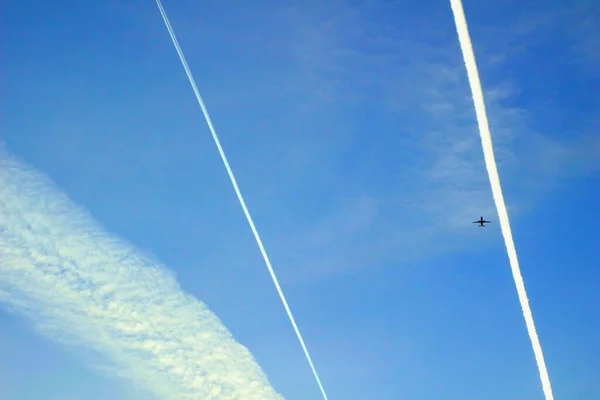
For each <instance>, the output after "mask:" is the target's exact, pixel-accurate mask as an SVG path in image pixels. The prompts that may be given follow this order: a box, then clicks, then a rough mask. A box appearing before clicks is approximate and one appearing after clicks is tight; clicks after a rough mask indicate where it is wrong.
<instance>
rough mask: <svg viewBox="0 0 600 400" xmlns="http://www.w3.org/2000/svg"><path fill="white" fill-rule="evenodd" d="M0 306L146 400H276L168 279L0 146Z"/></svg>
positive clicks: (206, 313)
mask: <svg viewBox="0 0 600 400" xmlns="http://www.w3.org/2000/svg"><path fill="white" fill-rule="evenodd" d="M0 305H2V306H3V307H7V308H9V309H10V310H12V311H13V312H15V313H17V314H21V315H24V316H26V317H28V318H29V319H30V320H31V321H32V322H33V324H34V325H35V327H36V328H37V330H38V331H39V332H40V333H42V334H43V335H44V336H46V337H49V338H50V339H53V340H54V341H56V342H59V343H61V344H65V345H67V346H68V348H70V347H71V346H76V347H78V348H79V350H84V354H89V353H90V350H91V351H92V354H91V355H93V356H94V359H92V360H90V361H92V363H93V364H94V366H95V367H100V368H101V369H102V370H103V371H104V372H106V373H108V374H109V375H112V376H115V375H116V376H118V377H121V378H126V379H129V380H130V381H132V382H133V383H134V384H135V385H136V387H138V388H141V389H143V390H144V391H149V392H150V393H151V394H153V395H154V396H155V397H154V396H153V397H148V396H146V397H147V398H152V399H154V398H157V399H161V400H194V399H206V400H218V399H219V400H220V399H230V400H234V399H244V400H245V399H251V400H282V399H283V397H281V396H280V395H279V394H278V393H277V392H276V391H275V390H274V389H273V388H272V387H271V385H270V384H269V382H268V380H267V377H266V376H265V374H264V372H263V371H262V370H261V368H260V367H259V366H258V364H257V363H256V360H255V359H254V358H253V357H252V355H251V354H250V352H249V351H248V349H246V348H245V347H244V346H242V345H241V344H239V343H238V342H237V341H235V339H234V338H233V337H232V336H231V334H230V332H229V331H228V330H227V328H226V327H225V326H224V325H223V323H222V322H221V321H220V320H219V319H218V318H217V316H215V314H213V313H212V312H211V311H210V310H209V309H208V307H206V306H205V305H204V304H203V303H201V302H200V301H198V300H196V299H195V298H194V297H192V296H190V295H189V294H186V293H184V292H183V291H182V290H181V288H180V287H179V285H178V283H177V281H176V280H175V279H174V278H173V276H172V275H171V273H170V272H169V271H168V270H166V269H165V268H164V267H163V266H162V265H160V264H159V263H158V262H156V261H154V260H153V259H152V258H150V257H148V256H145V255H144V254H142V253H141V252H140V251H139V250H137V249H135V248H134V247H133V246H131V245H129V244H128V243H126V242H124V241H123V240H121V239H119V238H117V237H115V236H113V235H110V234H107V233H106V232H105V231H104V230H103V229H102V228H101V227H100V226H99V225H98V223H97V222H95V221H94V220H93V218H92V217H91V216H90V215H89V213H87V212H86V211H85V210H83V209H82V208H81V207H78V206H77V205H76V204H73V202H72V201H71V200H69V199H68V198H67V196H65V195H64V194H63V193H61V192H60V191H59V190H58V189H57V188H56V186H55V185H54V184H53V183H52V182H51V181H50V180H49V179H47V178H46V177H44V176H43V175H42V174H40V173H38V172H36V171H35V170H33V169H32V168H30V167H28V166H27V165H25V164H24V163H22V162H20V161H19V160H17V159H16V158H15V157H13V156H11V155H9V154H7V152H5V151H3V149H2V148H1V145H0ZM98 357H100V359H99V360H98V359H97V358H98ZM98 363H100V365H98Z"/></svg>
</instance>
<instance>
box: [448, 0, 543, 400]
mask: <svg viewBox="0 0 600 400" xmlns="http://www.w3.org/2000/svg"><path fill="white" fill-rule="evenodd" d="M450 4H451V7H452V13H453V14H454V22H455V23H456V30H457V33H458V39H459V42H460V47H461V50H462V53H463V58H464V62H465V67H466V69H467V75H468V78H469V85H470V86H471V92H472V94H473V103H474V105H475V112H476V114H477V123H478V125H479V133H480V135H481V145H482V147H483V154H484V158H485V166H486V169H487V171H488V176H489V179H490V185H491V187H492V194H493V196H494V201H495V203H496V208H497V210H498V218H499V220H500V228H501V229H502V235H503V236H504V243H505V244H506V251H507V252H508V258H509V260H510V268H511V270H512V274H513V279H514V281H515V286H516V287H517V293H518V295H519V301H520V303H521V309H522V310H523V317H524V318H525V325H526V326H527V332H528V333H529V339H530V340H531V346H532V347H533V352H534V354H535V360H536V363H537V367H538V370H539V374H540V380H541V382H542V388H543V390H544V396H545V398H546V400H553V399H554V396H553V395H552V386H551V384H550V377H549V376H548V370H547V369H546V363H545V361H544V354H543V352H542V345H541V344H540V340H539V338H538V335H537V332H536V329H535V323H534V321H533V314H532V313H531V308H530V307H529V300H528V299H527V292H526V290H525V283H524V282H523V277H522V276H521V269H520V267H519V260H518V258H517V250H516V248H515V243H514V241H513V237H512V232H511V229H510V220H509V219H508V211H507V209H506V204H505V203H504V196H503V195H502V186H501V185H500V176H499V175H498V169H497V168H496V160H495V158H494V146H493V145H492V135H491V133H490V128H489V124H488V119H487V115H486V111H485V102H484V99H483V91H482V89H481V82H480V80H479V73H478V72H477V63H476V61H475V54H474V53H473V47H472V45H471V38H470V36H469V30H468V26H467V20H466V18H465V14H464V10H463V6H462V2H461V0H450Z"/></svg>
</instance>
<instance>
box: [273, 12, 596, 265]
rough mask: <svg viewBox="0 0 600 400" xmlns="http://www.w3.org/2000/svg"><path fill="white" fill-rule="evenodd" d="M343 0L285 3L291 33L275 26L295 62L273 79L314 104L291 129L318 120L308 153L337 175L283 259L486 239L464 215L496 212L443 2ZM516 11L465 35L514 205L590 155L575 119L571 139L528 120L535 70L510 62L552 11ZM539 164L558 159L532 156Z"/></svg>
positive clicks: (401, 251)
mask: <svg viewBox="0 0 600 400" xmlns="http://www.w3.org/2000/svg"><path fill="white" fill-rule="evenodd" d="M342 3H344V2H343V1H342V2H337V3H335V4H334V5H333V4H330V5H327V6H323V7H317V6H311V7H309V6H307V7H306V8H305V9H304V8H302V7H294V8H290V9H287V10H286V13H285V18H287V19H286V21H287V24H286V27H287V29H288V32H292V33H289V34H288V35H287V36H285V35H284V37H285V38H286V41H287V42H288V43H290V44H289V49H290V50H289V52H290V54H291V57H292V58H293V59H294V60H296V65H298V69H297V71H296V75H295V76H294V78H295V79H290V82H291V83H290V86H288V87H286V86H282V90H289V92H290V93H294V94H297V93H303V94H304V95H303V96H302V97H301V98H302V99H303V101H304V104H303V106H302V110H303V112H304V113H307V111H306V110H311V109H312V110H314V111H313V113H312V114H311V117H314V118H309V117H307V118H305V121H307V123H300V124H299V126H297V127H296V129H307V130H308V131H310V132H312V131H314V130H317V129H315V128H314V127H315V126H318V127H320V132H321V133H320V137H315V138H313V135H312V134H311V136H310V137H311V143H313V142H315V141H320V142H327V141H328V139H329V143H330V146H331V147H330V148H329V150H328V152H327V156H328V157H324V158H325V159H326V160H327V163H328V165H327V166H326V168H319V167H321V166H322V165H321V164H319V162H318V161H317V160H314V159H313V160H312V162H313V166H314V167H315V168H317V169H319V175H320V176H330V177H332V178H330V181H329V182H330V187H335V190H336V193H337V197H338V201H337V202H336V205H335V206H331V202H327V205H326V206H324V207H323V208H322V209H320V215H321V216H322V217H321V218H320V219H319V220H318V221H316V222H314V223H312V224H311V225H310V226H308V227H306V228H304V229H299V230H298V232H297V233H296V234H294V235H293V237H294V239H293V240H294V243H293V244H290V243H288V244H286V245H285V246H283V247H284V248H285V249H286V251H288V254H286V255H285V257H286V258H289V257H292V258H294V260H293V261H291V263H292V264H293V265H295V266H296V267H299V268H300V270H301V268H302V266H304V268H306V269H307V270H308V271H310V274H321V275H323V274H325V275H326V274H328V273H333V272H340V271H347V270H351V269H356V268H366V267H367V266H369V268H372V267H373V266H374V265H376V264H378V263H380V262H383V261H384V260H385V261H390V260H392V259H393V260H395V261H402V260H405V259H407V258H412V257H415V256H417V257H418V256H419V255H423V254H432V253H435V252H437V251H440V250H442V251H443V250H451V249H459V248H460V247H461V246H465V245H466V244H467V243H468V245H472V244H473V243H474V241H479V240H482V239H481V235H480V234H479V233H480V232H478V234H479V235H478V237H475V236H473V235H474V233H473V230H472V229H471V226H470V224H469V223H468V222H470V221H471V219H473V218H478V217H479V216H480V215H490V218H494V215H495V209H494V205H493V201H492V196H491V191H490V189H489V183H488V179H487V176H486V172H485V167H484V161H483V154H482V151H481V143H480V138H479V136H478V133H477V126H476V120H475V115H474V112H473V109H472V100H471V97H470V93H469V87H468V82H467V77H466V74H465V72H464V66H463V62H462V60H461V57H460V49H459V46H458V42H457V40H456V37H455V32H454V27H453V26H452V25H451V23H450V22H451V13H450V10H449V8H448V9H440V10H439V12H435V11H432V10H430V9H428V10H427V12H424V11H423V12H422V13H420V11H419V10H416V9H415V7H417V8H418V7H420V6H415V7H412V8H411V7H408V5H406V4H403V5H399V6H394V5H390V4H388V5H382V4H375V3H372V4H369V5H366V4H363V5H360V6H357V5H352V6H350V5H348V4H342ZM424 7H427V6H424ZM315 9H316V10H315ZM525 14H526V16H525V17H523V18H518V20H517V21H516V22H515V23H511V24H509V25H508V26H505V25H504V24H503V22H504V21H502V20H499V21H498V22H497V26H491V27H488V26H487V25H486V26H484V24H483V23H481V22H479V24H478V26H483V27H482V28H480V29H479V30H478V31H477V34H475V33H474V41H475V47H476V52H477V54H478V57H479V59H480V60H481V64H482V71H483V72H482V75H483V84H484V88H483V89H484V94H485V98H486V105H487V108H488V112H489V118H490V126H491V130H492V135H493V136H494V147H495V153H496V157H497V162H498V165H499V169H500V173H501V175H502V177H503V179H504V181H505V182H506V185H505V186H506V189H507V191H508V193H509V194H508V202H509V207H510V209H511V212H512V213H513V215H515V216H517V217H518V215H519V214H520V213H522V212H523V211H524V210H525V209H526V205H527V203H530V199H531V198H532V197H536V196H539V195H540V194H543V192H544V188H545V186H544V185H540V184H539V182H550V181H552V182H554V181H556V176H557V175H556V174H557V173H559V174H561V173H560V171H564V170H566V169H572V165H573V163H574V161H576V159H577V157H578V156H581V157H583V158H585V159H586V160H587V161H586V162H583V163H582V162H578V163H575V164H581V167H580V168H577V170H578V171H580V172H583V170H584V169H585V168H587V169H589V168H590V167H593V166H592V165H591V164H593V159H594V158H593V156H591V155H593V151H591V150H589V147H588V149H587V150H586V145H587V146H590V145H591V146H592V147H594V146H593V145H594V141H593V140H592V139H591V138H587V139H585V138H583V137H584V136H585V135H583V134H584V133H585V132H584V130H581V131H580V132H577V135H583V136H582V140H581V143H579V144H577V143H575V142H569V141H564V140H561V139H558V138H557V137H553V135H552V134H551V132H549V131H548V129H547V128H546V127H543V126H541V125H540V124H539V123H537V121H533V120H534V119H536V120H543V119H544V115H543V114H541V113H539V112H538V111H539V110H537V109H535V108H533V107H531V106H530V105H529V104H527V103H524V102H523V101H522V99H523V96H524V94H527V93H524V91H526V90H527V89H525V88H527V87H528V86H526V84H528V83H531V82H529V81H531V79H530V80H529V81H527V82H524V81H522V80H521V77H520V76H518V75H517V74H515V71H514V70H508V71H507V64H510V63H513V64H516V63H517V61H520V60H517V61H515V60H514V58H515V57H517V56H521V57H522V56H523V54H526V53H527V51H530V50H531V49H530V47H533V46H534V45H539V43H541V42H543V41H544V39H543V38H541V37H540V32H541V31H543V33H547V32H546V31H548V30H549V29H554V26H553V24H555V22H556V21H558V20H557V18H556V16H555V15H554V14H548V15H546V14H545V15H543V16H542V17H536V15H535V14H527V13H525ZM391 16H393V17H391ZM444 18H446V22H449V24H447V25H445V20H444ZM473 20H475V18H473ZM475 24H476V25H477V21H476V22H475ZM501 26H502V28H501ZM495 37H497V40H492V39H494V38H495ZM528 45H529V46H528ZM512 68H514V67H512ZM534 72H535V71H534V70H533V69H532V73H534ZM537 84H538V85H539V83H537ZM546 84H547V85H552V83H551V82H547V83H546ZM530 90H531V89H530ZM557 101H558V100H557ZM323 110H327V115H323ZM340 110H343V111H344V112H343V115H344V116H343V117H341V116H340V115H341V113H340ZM342 120H343V126H344V130H343V136H344V139H343V140H340V139H339V138H338V136H340V135H341V134H340V133H339V132H340V131H338V130H336V131H332V130H329V129H327V128H328V126H338V125H339V123H340V122H341V121H342ZM549 133H550V134H549ZM584 143H585V144H584ZM557 158H560V160H558V159H557ZM332 160H333V161H332ZM534 161H535V163H534ZM534 164H535V165H534ZM544 164H548V165H553V166H554V167H552V168H539V167H540V166H542V165H544ZM584 166H585V167H584ZM382 177H385V179H386V181H385V182H384V181H382ZM515 188H518V195H516V196H513V195H511V194H512V193H514V192H515V191H514V189H515ZM366 199H369V200H368V201H367V200H366ZM359 216H360V218H359ZM353 220H355V221H358V222H357V223H350V222H349V221H353ZM298 238H300V239H298ZM289 249H294V251H289ZM292 253H294V254H296V256H290V254H292Z"/></svg>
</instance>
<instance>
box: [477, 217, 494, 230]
mask: <svg viewBox="0 0 600 400" xmlns="http://www.w3.org/2000/svg"><path fill="white" fill-rule="evenodd" d="M473 223H474V224H479V227H480V228H485V225H484V224H489V223H490V221H486V220H484V219H483V217H481V218H479V220H478V221H473Z"/></svg>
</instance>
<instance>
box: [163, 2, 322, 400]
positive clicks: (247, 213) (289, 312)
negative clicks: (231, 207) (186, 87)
mask: <svg viewBox="0 0 600 400" xmlns="http://www.w3.org/2000/svg"><path fill="white" fill-rule="evenodd" d="M156 5H157V6H158V9H159V10H160V14H161V15H162V18H163V21H164V22H165V26H166V27H167V30H168V31H169V35H170V36H171V40H172V41H173V45H174V46H175V50H177V54H178V55H179V59H180V60H181V64H182V65H183V68H184V69H185V73H186V74H187V77H188V79H189V81H190V85H191V86H192V90H193V91H194V94H195V95H196V99H197V100H198V104H199V105H200V108H202V113H203V114H204V118H205V119H206V123H207V124H208V128H209V129H210V133H211V134H212V137H213V139H214V141H215V144H216V145H217V149H218V150H219V154H220V155H221V159H222V160H223V164H224V165H225V169H227V174H228V175H229V179H230V180H231V184H232V185H233V189H234V190H235V194H236V195H237V198H238V200H239V202H240V205H241V206H242V210H243V211H244V215H245V216H246V220H248V224H249V225H250V229H251V230H252V233H253V234H254V239H256V243H257V244H258V248H259V249H260V253H261V254H262V257H263V259H264V261H265V264H266V266H267V268H268V270H269V274H271V279H272V280H273V284H274V285H275V289H277V293H278V294H279V298H280V299H281V303H282V304H283V307H284V308H285V311H286V313H287V315H288V318H289V319H290V322H291V323H292V327H293V328H294V332H296V336H297V337H298V341H299V342H300V346H302V350H303V351H304V355H305V356H306V360H307V361H308V364H309V366H310V369H311V370H312V373H313V376H314V377H315V380H316V381H317V385H318V386H319V390H320V391H321V394H322V395H323V399H325V400H327V394H326V392H325V388H324V387H323V384H322V383H321V379H320V378H319V374H318V373H317V369H316V368H315V365H314V364H313V361H312V358H311V357H310V353H309V352H308V348H307V347H306V344H305V343H304V339H303V338H302V334H301V333H300V330H299V329H298V325H297V324H296V320H295V319H294V316H293V314H292V310H291V309H290V307H289V305H288V303H287V300H286V299H285V296H284V294H283V290H282V289H281V286H280V285H279V281H278V279H277V276H276V275H275V271H274V270H273V266H272V265H271V261H270V260H269V256H268V255H267V251H266V250H265V247H264V246H263V243H262V240H261V238H260V235H259V234H258V231H257V229H256V226H255V225H254V221H253V220H252V216H251V215H250V211H248V207H247V206H246V202H245V201H244V197H243V196H242V192H241V191H240V188H239V187H238V184H237V181H236V179H235V176H234V175H233V171H232V170H231V167H230V166H229V161H227V156H226V155H225V151H224V150H223V147H222V146H221V142H220V141H219V137H218V136H217V132H216V131H215V128H214V127H213V124H212V121H211V119H210V115H209V114H208V110H207V109H206V106H205V105H204V101H203V100H202V96H200V92H199V91H198V87H197V86H196V81H194V77H193V76H192V72H191V71H190V68H189V66H188V64H187V61H186V59H185V56H184V55H183V51H182V50H181V47H180V46H179V42H178V41H177V37H176V36H175V32H174V31H173V28H172V27H171V23H170V22H169V18H168V17H167V13H166V12H165V9H164V8H163V6H162V3H161V1H160V0H156Z"/></svg>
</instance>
